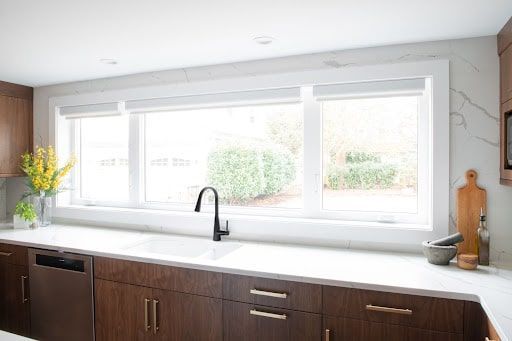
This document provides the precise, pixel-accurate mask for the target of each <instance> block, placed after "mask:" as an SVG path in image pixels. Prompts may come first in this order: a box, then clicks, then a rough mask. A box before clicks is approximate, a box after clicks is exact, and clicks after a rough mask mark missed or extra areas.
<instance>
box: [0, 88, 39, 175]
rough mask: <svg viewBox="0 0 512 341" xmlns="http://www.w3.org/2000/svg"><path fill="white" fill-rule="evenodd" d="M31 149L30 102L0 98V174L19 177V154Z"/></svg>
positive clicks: (5, 97) (20, 99)
mask: <svg viewBox="0 0 512 341" xmlns="http://www.w3.org/2000/svg"><path fill="white" fill-rule="evenodd" d="M31 149H32V101H31V100H29V99H24V98H16V97H8V96H0V174H1V175H3V176H16V175H21V174H22V172H21V171H20V168H19V166H20V160H21V157H20V156H21V154H23V153H24V152H27V151H31Z"/></svg>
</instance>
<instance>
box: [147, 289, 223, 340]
mask: <svg viewBox="0 0 512 341" xmlns="http://www.w3.org/2000/svg"><path fill="white" fill-rule="evenodd" d="M151 330H152V333H153V334H154V340H166V341H174V340H175V341H187V340H211V341H215V340H218V341H220V340H222V300H221V299H219V298H210V297H204V296H197V295H192V294H184V293H179V292H174V291H168V290H157V289H154V290H153V300H152V302H151Z"/></svg>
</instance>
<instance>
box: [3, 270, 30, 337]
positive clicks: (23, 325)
mask: <svg viewBox="0 0 512 341" xmlns="http://www.w3.org/2000/svg"><path fill="white" fill-rule="evenodd" d="M0 282H1V284H0V305H1V308H0V329H3V330H5V331H8V332H10V333H14V334H19V335H24V336H29V334H30V305H29V293H28V290H29V285H28V268H27V267H26V266H21V265H14V264H8V263H6V262H4V261H1V262H0Z"/></svg>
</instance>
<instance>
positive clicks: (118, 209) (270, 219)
mask: <svg viewBox="0 0 512 341" xmlns="http://www.w3.org/2000/svg"><path fill="white" fill-rule="evenodd" d="M448 71H449V63H448V61H445V60H438V61H426V62H414V63H401V64H386V65H371V66H361V67H353V68H347V69H341V70H339V69H338V70H321V71H305V72H296V73H285V74H277V75H265V76H253V77H246V78H233V79H222V80H212V81H201V82H191V83H186V84H173V85H163V86H156V87H145V88H133V89H124V90H113V91H108V92H102V93H90V94H81V95H72V96H63V97H52V98H50V100H49V112H50V127H49V130H50V134H49V136H50V141H49V142H50V143H51V144H53V145H55V146H56V149H57V153H58V154H59V155H62V156H63V157H65V155H66V154H69V153H70V152H74V153H76V152H77V151H76V150H72V149H71V150H70V149H69V148H70V146H69V145H68V143H67V142H64V143H59V142H62V141H61V140H62V139H63V137H66V130H67V134H68V135H71V138H70V139H69V140H67V138H66V141H73V140H75V142H76V137H75V138H73V134H72V133H71V134H70V130H72V129H70V127H72V126H73V124H69V122H70V121H67V122H68V123H65V122H66V120H65V119H64V118H63V117H62V116H60V115H59V110H60V108H62V107H67V106H81V105H99V104H101V103H109V102H119V103H122V102H124V101H128V100H132V101H137V100H145V99H148V98H155V99H158V98H163V97H177V96H190V95H196V94H201V95H202V94H211V93H219V92H220V93H224V92H225V93H229V92H241V91H253V90H262V89H263V90H264V89H280V88H287V87H301V89H302V100H303V102H302V103H303V106H304V127H305V133H304V159H305V160H315V162H304V174H305V175H304V183H303V199H304V208H303V209H302V210H294V209H273V208H239V207H227V206H226V207H222V208H221V216H222V218H224V219H226V218H227V219H229V220H230V227H231V231H232V236H234V237H240V238H256V239H262V240H274V241H275V240H279V241H288V242H294V241H300V242H311V243H320V244H326V243H329V244H331V243H338V242H341V241H347V240H353V241H361V242H370V243H373V242H378V243H394V244H403V245H407V244H409V245H412V244H416V243H418V242H419V241H421V240H425V239H432V238H435V237H439V236H444V235H446V234H447V233H448V220H449V219H448V214H449V208H448V197H449V185H448V164H449V152H448V145H449V114H448V112H449V91H448V89H449V72H448ZM411 78H428V79H429V80H430V81H431V82H432V87H431V88H432V97H431V98H432V101H431V105H432V110H431V112H432V115H431V116H429V117H428V119H429V120H430V122H429V124H428V125H429V127H430V128H429V131H420V134H428V139H429V140H430V141H431V143H430V145H429V147H430V151H429V152H428V153H423V152H422V151H419V153H420V152H422V155H423V156H424V157H426V158H428V159H429V165H430V166H429V169H428V172H429V174H430V176H429V180H430V181H429V183H428V187H429V192H430V193H431V197H430V198H429V200H428V201H429V202H428V203H427V204H426V206H428V214H427V215H428V217H427V218H426V220H425V222H424V223H423V224H417V223H411V222H408V221H406V220H403V219H401V221H400V223H390V222H363V221H352V220H353V218H354V217H353V216H351V213H350V212H331V213H330V214H326V212H325V211H322V209H321V207H319V205H321V200H322V189H321V182H322V181H321V174H322V172H321V167H322V166H321V165H322V159H321V158H322V156H321V153H320V152H319V151H320V150H321V122H322V119H321V113H320V103H319V102H318V101H316V100H315V99H314V97H313V90H312V89H313V86H316V85H323V84H338V83H355V82H370V81H380V80H400V79H411ZM120 107H121V106H120ZM130 134H131V136H133V137H135V138H130V146H129V147H130V155H129V157H130V168H131V170H132V171H131V172H130V186H132V190H130V194H131V196H130V200H129V202H125V203H118V202H117V203H116V202H101V203H99V202H96V203H95V202H90V201H81V200H80V199H79V198H76V197H75V198H72V197H71V194H70V193H67V194H63V195H59V196H58V198H57V200H56V203H55V205H56V207H55V217H57V218H62V219H73V220H79V221H88V222H91V223H98V224H103V223H108V224H129V225H152V226H165V227H166V228H169V229H170V230H171V231H175V232H179V233H192V234H202V235H208V234H210V233H209V232H211V231H209V230H210V229H209V228H208V226H209V225H210V224H209V223H208V222H209V221H210V219H209V215H208V214H194V213H191V211H192V205H181V204H179V205H175V204H155V203H150V204H148V203H145V202H144V201H143V200H141V199H143V198H144V194H143V193H141V188H142V183H141V181H144V174H143V173H144V162H143V160H142V158H143V155H144V151H143V147H144V146H143V144H142V141H143V139H142V136H143V115H131V116H130ZM57 136H58V138H57ZM420 138H421V137H420V136H418V139H420ZM71 144H73V143H71ZM418 156H419V157H421V156H420V155H418ZM420 168H421V169H423V168H422V167H419V169H418V171H419V172H421V170H420ZM78 173H79V172H78V171H75V172H74V177H75V181H77V180H76V177H79V174H78ZM420 176H421V174H420ZM73 192H77V191H73ZM418 198H419V199H420V197H419V196H418ZM90 205H96V206H90ZM106 206H108V207H106ZM135 208H136V209H135ZM155 209H166V211H162V210H155ZM206 211H208V210H206ZM91 212H94V213H95V214H91ZM356 219H357V217H356ZM381 220H382V219H381Z"/></svg>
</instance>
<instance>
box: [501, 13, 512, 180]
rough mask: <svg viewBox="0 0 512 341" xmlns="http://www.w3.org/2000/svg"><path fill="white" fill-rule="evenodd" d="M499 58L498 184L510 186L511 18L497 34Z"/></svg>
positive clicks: (511, 123)
mask: <svg viewBox="0 0 512 341" xmlns="http://www.w3.org/2000/svg"><path fill="white" fill-rule="evenodd" d="M498 54H499V57H500V182H501V184H503V185H508V186H512V18H510V20H509V21H508V22H507V23H506V24H505V27H503V28H502V29H501V31H500V33H498Z"/></svg>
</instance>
